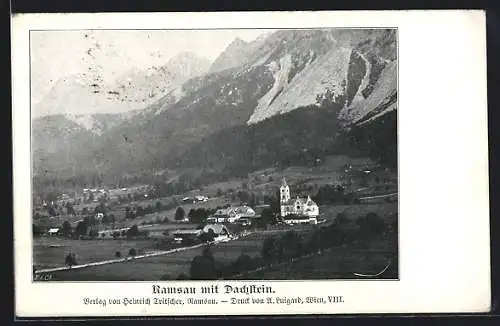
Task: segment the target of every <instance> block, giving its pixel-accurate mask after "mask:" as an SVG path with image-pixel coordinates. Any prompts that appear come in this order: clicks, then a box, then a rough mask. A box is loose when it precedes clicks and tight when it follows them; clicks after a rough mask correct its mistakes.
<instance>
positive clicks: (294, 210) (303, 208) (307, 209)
mask: <svg viewBox="0 0 500 326" xmlns="http://www.w3.org/2000/svg"><path fill="white" fill-rule="evenodd" d="M280 207H281V217H285V216H287V215H291V214H292V215H297V216H306V217H308V218H316V217H317V216H318V215H319V207H318V205H316V203H315V202H314V201H313V200H312V199H311V197H310V196H307V198H300V197H299V196H297V198H294V199H292V198H291V197H290V187H289V186H288V184H287V183H286V180H285V179H283V181H282V184H281V187H280Z"/></svg>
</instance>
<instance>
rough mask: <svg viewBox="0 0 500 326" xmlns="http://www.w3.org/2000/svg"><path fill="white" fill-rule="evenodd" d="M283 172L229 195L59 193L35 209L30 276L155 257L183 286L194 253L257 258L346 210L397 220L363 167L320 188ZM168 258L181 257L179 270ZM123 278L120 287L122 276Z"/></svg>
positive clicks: (376, 178)
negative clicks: (273, 241) (269, 245)
mask: <svg viewBox="0 0 500 326" xmlns="http://www.w3.org/2000/svg"><path fill="white" fill-rule="evenodd" d="M292 171H293V170H292ZM288 172H289V173H281V175H280V174H277V173H274V174H273V173H269V172H263V173H260V174H257V175H258V178H257V179H258V180H260V183H259V182H256V181H255V177H252V176H249V178H248V179H247V180H244V181H242V182H241V184H240V185H239V188H236V187H237V186H235V185H234V184H233V185H231V186H234V188H236V189H234V188H233V189H231V188H229V189H222V185H215V186H214V187H207V188H205V189H204V190H205V192H202V191H200V190H194V191H190V192H186V193H184V194H178V195H175V196H170V197H168V198H161V197H160V198H159V197H157V196H155V194H154V191H153V190H154V188H153V187H152V186H144V185H143V186H137V187H127V188H123V187H122V188H114V189H107V188H104V187H103V188H84V189H82V191H81V192H79V193H78V192H75V193H73V194H72V195H70V194H69V193H63V194H60V195H59V196H58V197H57V199H56V200H55V201H51V202H46V201H43V200H42V201H39V202H38V203H37V204H36V205H35V208H36V209H35V216H34V219H33V234H34V271H35V275H42V274H44V273H45V274H46V273H51V274H54V273H55V274H54V275H57V277H56V278H57V279H61V278H62V279H68V280H72V279H73V278H76V279H81V278H82V277H83V278H87V277H90V278H94V277H95V273H94V272H97V274H99V272H98V270H99V266H100V265H99V264H103V265H105V264H111V263H116V262H127V261H129V260H130V259H134V260H135V261H136V263H138V262H139V261H143V262H144V263H146V262H148V261H150V260H152V259H153V260H154V259H156V260H158V259H160V257H164V258H163V259H166V260H168V259H169V258H170V259H173V260H175V263H174V264H172V266H175V268H174V267H172V268H168V267H166V268H165V271H166V272H165V273H163V272H158V273H160V274H161V275H160V274H158V275H157V276H156V277H158V278H161V277H164V278H165V274H169V275H170V274H175V273H178V275H177V276H179V275H184V276H183V277H185V276H186V275H187V274H189V271H188V269H189V267H190V264H191V263H192V262H193V258H194V257H196V256H197V254H198V255H199V254H200V252H199V250H202V249H199V248H206V247H207V246H211V248H213V249H212V251H214V253H213V254H214V256H215V257H217V256H220V257H221V259H222V260H226V261H234V260H237V259H239V258H241V256H242V255H244V256H250V258H252V259H253V258H255V257H260V258H262V256H263V255H265V254H263V252H264V251H265V248H264V247H265V245H266V244H265V242H266V239H267V238H270V237H271V238H273V237H276V236H282V235H285V234H287V233H289V232H295V233H297V234H299V237H302V238H303V237H304V236H306V237H307V236H309V235H311V234H312V233H311V232H313V231H314V230H318V228H320V227H322V228H327V227H330V226H331V225H334V224H335V223H336V220H337V218H338V217H339V216H343V215H346V214H347V213H348V212H351V211H352V212H356V214H364V215H366V214H368V213H370V212H376V213H377V214H379V215H382V214H385V215H387V216H389V215H390V216H392V218H393V216H394V214H396V216H397V181H396V180H397V178H396V176H395V175H394V173H392V172H388V171H387V170H384V169H381V168H378V167H376V166H375V165H373V164H372V165H367V164H362V165H358V166H356V165H353V164H351V163H348V164H343V165H342V166H340V167H339V166H337V173H336V174H333V175H335V179H334V180H333V181H332V180H331V179H330V180H327V181H326V182H325V181H324V180H323V184H322V183H321V182H319V181H318V180H314V178H310V180H309V182H304V181H305V178H304V173H300V176H299V174H297V173H295V174H294V173H291V172H290V171H288ZM295 172H296V171H295ZM322 172H323V173H324V174H326V173H325V172H327V171H322ZM330 172H331V171H330ZM266 173H268V174H267V175H266ZM330 174H331V173H330ZM319 178H320V179H324V178H323V177H321V176H320V177H319ZM256 189H262V190H264V191H261V192H258V191H256ZM231 190H232V191H231ZM265 190H267V192H266V191H265ZM43 212H49V213H53V215H52V216H47V214H45V215H42V214H43ZM389 212H390V214H389ZM384 218H385V217H384ZM396 222H397V219H396ZM388 223H389V224H390V223H394V220H392V222H391V221H390V222H388ZM392 227H393V225H392ZM176 255H182V256H183V258H182V259H181V260H182V262H179V261H178V260H179V259H180V258H179V259H175V258H174V257H175V256H176ZM202 256H203V254H202ZM139 258H140V259H139ZM119 265H120V264H113V268H115V269H116V268H119V267H118V266H119ZM167 265H168V263H167ZM250 265H252V266H253V265H255V264H250ZM257 265H259V264H257ZM260 265H261V264H260ZM110 266H111V265H110ZM110 266H108V267H109V268H111V267H110ZM121 268H122V269H123V266H122V267H121ZM134 269H135V268H134ZM91 270H92V271H91ZM85 271H87V272H85ZM143 273H144V272H143ZM119 274H120V273H116V275H117V276H116V277H118V279H120V276H119ZM126 274H127V276H126V279H130V278H131V277H132V276H131V275H130V274H131V273H130V272H127V273H126ZM191 274H192V273H191ZM233 274H234V273H233ZM92 275H94V276H92ZM106 277H109V275H106ZM135 277H138V278H140V277H141V276H133V277H132V278H135ZM148 277H149V278H153V276H148ZM170 277H174V278H175V275H170ZM140 279H142V278H140Z"/></svg>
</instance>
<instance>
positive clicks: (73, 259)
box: [65, 253, 77, 267]
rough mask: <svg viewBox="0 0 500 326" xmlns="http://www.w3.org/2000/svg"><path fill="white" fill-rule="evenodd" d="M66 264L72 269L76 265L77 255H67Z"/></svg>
mask: <svg viewBox="0 0 500 326" xmlns="http://www.w3.org/2000/svg"><path fill="white" fill-rule="evenodd" d="M65 264H66V265H67V266H70V267H71V266H73V265H76V264H77V261H76V255H75V254H74V253H69V254H68V255H66V259H65Z"/></svg>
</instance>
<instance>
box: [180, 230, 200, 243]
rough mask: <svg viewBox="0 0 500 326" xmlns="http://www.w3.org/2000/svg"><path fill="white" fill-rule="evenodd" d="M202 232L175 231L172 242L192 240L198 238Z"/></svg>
mask: <svg viewBox="0 0 500 326" xmlns="http://www.w3.org/2000/svg"><path fill="white" fill-rule="evenodd" d="M202 232H203V230H200V229H188V230H177V231H175V232H173V235H174V241H175V242H178V243H181V242H182V241H183V240H193V239H195V238H197V237H198V236H200V234H201V233H202Z"/></svg>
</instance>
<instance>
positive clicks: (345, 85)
mask: <svg viewBox="0 0 500 326" xmlns="http://www.w3.org/2000/svg"><path fill="white" fill-rule="evenodd" d="M180 58H182V60H179V61H180V62H181V63H177V64H175V65H174V64H173V63H172V62H170V63H168V64H166V66H165V67H160V68H158V69H153V70H154V71H149V72H131V73H129V74H127V75H128V76H125V77H124V78H120V79H119V80H117V82H116V84H115V85H112V87H110V88H106V89H104V90H102V91H103V92H106V94H107V95H115V97H114V100H113V101H114V102H118V101H123V100H125V99H134V100H139V101H138V102H133V103H139V104H140V103H143V102H141V100H143V99H149V100H148V101H147V102H144V105H142V106H141V105H137V106H134V107H131V106H129V107H128V108H126V109H122V110H123V111H121V112H122V113H116V114H76V113H75V112H86V111H79V110H80V109H79V106H81V105H97V106H99V107H101V108H103V107H105V106H104V104H103V105H102V106H100V104H98V103H89V102H88V101H89V100H86V101H84V100H83V99H81V98H79V97H78V96H77V95H75V94H81V89H82V88H84V87H86V86H85V85H83V86H81V85H80V86H75V85H77V84H78V83H75V82H68V81H65V82H62V85H64V87H63V86H61V87H60V90H54V92H51V93H52V94H49V95H48V99H47V101H43V103H41V104H40V105H43V106H46V108H47V107H51V108H53V111H50V112H57V113H58V114H54V115H50V116H44V117H39V118H35V119H34V120H33V125H32V129H33V138H32V143H33V158H34V160H33V165H34V173H35V176H49V177H59V178H70V179H71V178H76V177H77V176H79V175H98V176H99V178H100V179H101V180H102V179H105V180H107V181H109V182H114V180H117V178H118V179H119V178H120V177H122V176H123V175H126V174H133V173H144V172H146V171H150V172H151V171H156V172H157V171H162V170H169V171H170V170H176V169H177V170H185V169H193V170H196V171H202V173H206V174H219V175H220V174H224V175H227V176H228V177H230V176H231V175H236V174H240V173H241V174H244V173H246V172H249V171H250V170H252V169H256V168H259V167H266V166H270V165H280V166H286V165H293V164H309V163H310V162H313V161H314V160H315V159H317V158H318V157H322V156H324V155H330V154H333V153H340V152H344V153H345V152H349V153H352V154H356V155H357V154H360V155H361V153H368V154H367V155H372V156H373V155H375V156H377V158H378V159H380V160H381V161H383V162H385V163H388V164H392V165H395V164H396V163H397V158H396V150H395V149H396V129H397V126H396V121H397V119H395V116H396V114H397V46H396V31H395V30H391V29H373V30H371V29H315V30H279V31H276V32H274V33H271V34H269V35H265V36H263V37H260V38H258V39H256V40H255V41H252V42H245V41H243V40H241V39H235V40H234V41H233V42H232V43H231V44H229V45H228V47H227V48H226V49H225V50H224V51H223V52H222V53H221V54H220V55H219V57H218V58H217V59H216V60H215V61H214V62H213V63H212V64H211V65H210V66H209V65H208V64H207V62H206V60H202V59H200V58H197V57H196V56H195V55H187V54H186V53H183V54H181V55H180ZM171 61H172V60H171ZM173 62H174V63H175V60H174V61H173ZM171 66H176V67H178V68H179V69H173V68H171ZM130 80H132V81H133V83H131V84H130V85H131V86H130V87H129V86H127V83H128V81H130ZM57 86H58V85H56V87H57ZM127 87H128V88H127ZM113 91H116V92H117V93H118V94H109V93H110V92H113ZM73 92H74V93H73ZM150 94H153V96H151V97H149V95H150ZM107 95H106V96H107ZM96 101H97V100H96ZM76 103H78V105H77V104H76ZM62 108H66V109H65V110H67V111H65V110H63V109H62ZM123 108H125V107H123ZM126 111H127V112H126ZM109 112H113V111H109ZM114 112H116V111H114ZM108 179H109V180H108ZM110 180H113V181H110Z"/></svg>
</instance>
